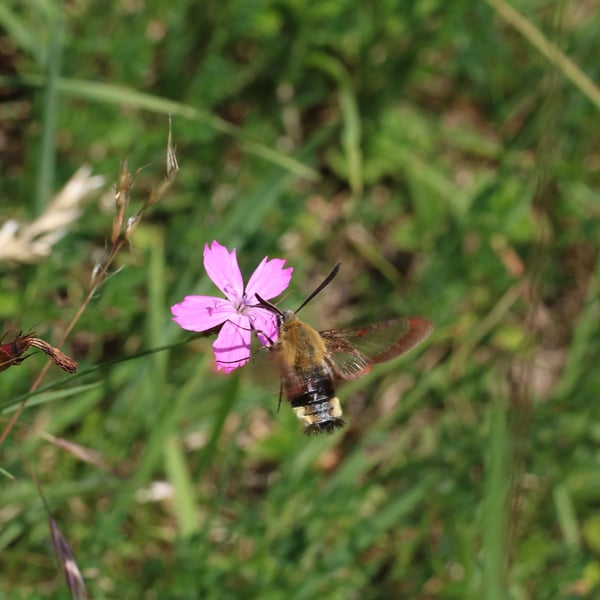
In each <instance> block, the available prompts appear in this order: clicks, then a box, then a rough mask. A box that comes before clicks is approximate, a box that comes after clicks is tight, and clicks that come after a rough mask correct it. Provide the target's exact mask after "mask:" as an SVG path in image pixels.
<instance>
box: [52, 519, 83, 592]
mask: <svg viewBox="0 0 600 600" xmlns="http://www.w3.org/2000/svg"><path fill="white" fill-rule="evenodd" d="M50 535H51V537H52V545H53V546H54V551H55V553H56V557H57V558H58V562H59V563H60V566H61V568H62V570H63V573H64V574H65V579H66V580H67V586H68V587H69V590H70V592H71V598H73V599H74V600H87V599H88V598H89V595H88V593H87V589H86V587H85V582H84V580H83V575H82V574H81V571H80V570H79V567H78V566H77V562H76V561H75V556H73V553H72V552H71V548H70V546H69V544H68V542H67V540H66V538H65V536H64V535H63V534H62V532H61V530H60V528H59V527H58V524H57V522H56V521H55V520H54V519H53V518H52V517H50Z"/></svg>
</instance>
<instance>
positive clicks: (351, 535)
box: [0, 0, 600, 600]
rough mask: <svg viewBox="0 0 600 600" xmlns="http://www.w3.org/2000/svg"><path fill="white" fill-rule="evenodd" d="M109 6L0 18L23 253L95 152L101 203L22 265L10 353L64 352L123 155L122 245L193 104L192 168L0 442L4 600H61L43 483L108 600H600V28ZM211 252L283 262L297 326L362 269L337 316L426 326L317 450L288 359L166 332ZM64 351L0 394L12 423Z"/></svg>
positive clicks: (187, 125)
mask: <svg viewBox="0 0 600 600" xmlns="http://www.w3.org/2000/svg"><path fill="white" fill-rule="evenodd" d="M98 7H99V4H98V3H91V4H81V3H75V4H72V5H69V6H68V7H67V8H66V9H65V12H63V13H61V14H60V15H54V17H52V18H50V17H51V15H50V14H49V13H48V12H46V11H47V10H50V9H49V8H48V7H46V5H38V4H31V5H28V6H27V7H23V6H21V3H18V2H16V1H15V2H7V3H6V5H5V6H3V7H2V8H0V41H1V42H2V44H1V45H0V48H1V49H2V50H0V52H1V54H0V57H1V59H2V64H3V66H4V67H5V68H3V69H2V72H3V75H2V76H1V77H0V82H1V84H2V91H1V92H0V116H1V118H0V139H1V140H2V145H1V149H0V151H1V152H2V163H3V166H4V169H3V170H2V172H0V181H1V183H2V188H1V189H2V197H3V199H4V201H3V202H2V209H1V213H0V217H1V219H0V227H1V229H0V242H1V243H2V245H3V249H6V248H8V245H9V244H17V242H18V240H19V238H18V236H19V232H18V231H17V232H12V230H11V229H10V228H8V229H7V228H6V227H2V224H3V223H6V222H7V221H9V220H10V219H16V220H18V221H19V222H21V223H35V222H36V221H35V219H36V218H37V217H39V215H40V214H43V211H44V210H45V209H46V208H47V207H48V206H52V205H49V204H47V203H48V202H49V194H50V192H51V191H52V190H53V189H58V187H59V186H61V185H63V184H64V183H65V182H66V181H67V180H68V179H69V178H70V177H71V175H72V174H73V173H74V172H75V171H76V170H77V169H78V168H79V167H80V166H81V165H82V164H89V165H91V166H92V171H93V173H94V174H101V175H103V176H104V178H105V180H106V181H107V182H109V183H107V185H106V186H105V192H106V193H105V194H104V197H102V198H101V197H97V196H96V197H93V196H92V198H91V199H88V200H86V201H79V200H78V203H77V207H78V210H79V211H80V213H81V214H80V215H79V216H77V215H71V216H70V217H69V219H68V223H67V224H65V225H64V227H65V231H64V236H63V237H61V238H60V239H58V237H59V236H57V238H56V239H49V238H48V239H45V240H44V244H43V245H42V246H40V248H37V247H36V248H29V250H32V252H31V253H30V254H29V255H28V257H25V256H24V255H23V256H21V258H19V254H18V248H17V246H16V245H15V252H14V253H13V254H11V255H10V256H11V257H12V258H11V260H10V261H5V262H1V263H0V281H1V283H0V285H1V294H0V319H1V323H2V329H1V331H0V333H6V334H7V337H6V338H5V340H3V341H2V342H1V343H5V342H6V341H10V340H11V339H12V338H11V337H10V336H11V335H12V333H15V332H20V331H23V332H25V333H29V332H30V331H33V332H35V334H36V336H39V338H41V339H43V340H47V341H48V342H49V343H52V344H57V343H58V340H60V338H61V335H62V333H63V332H64V331H65V328H66V326H67V324H68V323H69V322H70V320H71V319H72V317H73V315H74V314H75V313H76V311H77V310H78V308H79V307H80V306H81V305H82V302H84V299H85V297H86V294H87V293H88V291H89V290H90V281H91V277H92V272H93V269H94V266H95V265H97V264H99V262H100V261H101V259H100V258H99V257H100V256H103V255H104V254H103V253H105V252H106V249H107V248H109V247H110V240H111V232H112V227H113V219H114V218H115V205H114V192H115V189H114V185H115V184H116V180H117V178H118V177H119V173H120V168H121V161H122V160H126V161H127V165H128V168H129V171H130V172H131V173H134V174H135V175H134V177H133V179H132V180H131V186H130V187H131V198H130V205H129V207H128V209H127V211H126V214H125V221H124V223H127V220H126V219H127V217H129V216H132V215H133V214H135V213H136V212H137V211H138V210H139V209H140V208H141V207H142V206H143V205H144V203H145V202H146V201H147V199H148V198H149V194H150V191H151V190H156V189H158V188H159V186H160V185H161V182H162V181H163V177H164V171H165V169H164V157H165V153H166V147H167V144H166V140H167V132H168V116H169V115H172V121H173V126H172V129H173V140H174V145H175V146H176V148H177V159H178V161H179V165H180V171H179V173H178V176H177V179H176V181H174V182H173V183H172V186H171V188H170V189H169V190H168V191H167V192H166V194H165V195H164V197H162V198H161V199H160V200H159V201H158V202H156V203H155V204H153V205H152V206H151V207H150V208H149V209H148V211H146V213H145V214H144V219H143V220H142V221H141V222H140V223H139V224H138V226H137V229H136V231H135V233H134V234H133V235H132V236H131V239H130V240H129V242H130V243H129V244H126V245H125V247H123V248H122V249H121V250H120V252H119V253H118V254H117V256H116V258H115V261H114V262H113V263H112V266H111V271H110V276H109V277H108V278H107V279H106V280H105V281H104V282H103V283H102V285H100V287H99V288H98V289H97V290H96V292H95V294H94V295H93V298H92V299H91V301H90V303H89V305H88V306H87V308H86V310H85V311H84V312H83V314H82V316H81V318H80V319H79V321H78V323H77V325H76V326H75V328H74V330H73V332H72V333H71V334H70V335H69V337H68V339H67V342H66V344H65V345H64V346H63V347H62V349H63V351H64V352H65V353H66V354H67V355H68V356H72V357H73V358H75V359H76V360H77V361H78V362H79V363H80V371H79V373H78V374H77V375H74V376H69V377H65V375H64V373H62V372H61V371H59V370H58V369H51V370H50V371H49V372H48V374H47V376H46V377H45V378H44V380H43V382H42V384H41V386H40V388H39V389H38V390H37V392H36V393H34V394H32V395H31V396H30V397H29V400H28V402H27V408H26V410H25V411H24V413H23V414H22V415H21V416H20V418H19V419H18V421H17V425H16V426H15V428H14V429H13V430H12V431H11V432H10V435H9V436H8V438H7V440H6V441H5V442H4V444H3V446H2V452H1V454H0V457H1V458H0V469H2V471H1V472H0V478H1V479H2V485H0V524H1V526H0V553H1V556H2V566H3V568H2V575H1V576H0V596H2V597H7V598H11V599H12V598H28V599H29V598H42V597H43V598H62V597H66V595H67V594H68V592H67V591H66V589H67V588H66V584H65V581H64V576H63V573H62V571H61V569H60V568H58V567H57V562H56V557H55V555H54V553H53V551H52V545H51V542H50V537H51V529H50V527H49V525H48V515H47V513H46V511H45V509H44V504H43V502H42V500H41V498H40V494H39V492H38V490H37V488H36V483H35V481H33V480H32V476H31V472H33V474H34V476H35V478H37V480H39V484H40V487H41V489H42V491H43V494H44V497H45V499H46V502H47V505H48V507H49V509H50V511H51V512H52V516H53V517H54V519H55V523H56V524H58V527H59V528H60V532H61V533H62V535H63V536H64V538H65V540H66V541H67V542H68V545H69V546H70V549H71V551H72V552H73V556H74V557H75V560H76V561H77V565H78V567H79V569H80V570H81V573H82V576H83V579H84V580H85V584H86V586H87V589H88V591H89V593H90V595H91V596H92V597H94V598H107V599H108V598H146V599H149V600H150V599H152V598H174V599H182V600H183V599H185V598H219V599H222V598H268V599H277V598H281V599H282V600H283V599H289V598H294V599H295V600H296V599H312V598H316V597H322V598H333V599H338V598H339V599H340V600H342V599H343V600H346V599H348V598H356V599H359V598H360V599H361V600H363V599H373V600H375V599H380V598H414V599H420V600H425V599H430V598H446V599H461V600H463V599H470V598H473V599H482V598H485V599H488V600H500V599H503V600H504V599H506V598H511V599H514V600H529V599H531V600H534V599H535V600H539V599H545V598H548V599H554V598H594V597H596V596H597V594H598V589H599V587H600V562H599V560H600V533H599V532H600V524H599V521H598V516H597V514H596V513H597V510H596V507H597V504H598V501H599V499H600V478H599V476H598V472H599V469H598V467H599V464H598V452H597V446H598V438H599V430H598V425H597V423H598V421H599V416H600V415H599V410H600V409H599V408H598V406H599V405H598V402H597V399H598V395H599V391H600V375H598V370H597V369H596V362H597V361H596V357H597V356H598V352H599V350H600V348H599V345H600V342H599V340H600V336H599V335H598V334H599V331H598V327H599V326H598V322H599V319H598V285H599V284H598V281H599V279H598V276H599V272H598V270H599V266H598V264H599V263H598V231H599V225H600V200H599V197H598V194H597V192H596V188H597V187H598V168H597V167H598V143H597V135H596V129H597V122H598V108H597V101H596V100H595V98H596V94H597V93H598V92H597V88H596V86H595V85H594V83H593V82H594V81H596V80H597V76H596V75H597V55H598V52H597V50H598V39H600V38H599V36H598V31H599V28H600V21H599V20H598V14H597V11H594V10H593V8H592V6H591V5H587V4H586V3H578V4H574V3H566V2H565V3H560V2H559V3H554V4H552V5H548V4H547V3H539V2H535V1H534V0H523V1H521V2H513V4H506V3H504V2H502V1H501V0H493V1H492V0H489V1H488V2H485V3H484V2H481V3H474V2H469V1H467V0H457V1H455V2H452V3H447V2H441V1H438V0H432V1H427V2H400V1H393V0H392V1H389V2H378V3H356V2H350V1H348V0H342V1H340V0H336V1H333V0H325V1H323V2H320V3H317V4H315V3H310V4H309V3H306V2H302V1H294V0H285V1H282V2H270V1H268V0H267V1H265V2H261V3H248V2H246V1H242V0H229V1H227V2H221V3H212V2H208V3H193V2H180V3H171V4H170V5H165V4H164V3H162V2H158V1H153V0H148V1H147V2H144V3H127V2H116V1H115V2H113V1H110V2H106V3H103V4H102V9H101V10H99V9H98ZM515 10H516V11H518V12H517V13H515V12H514V11H515ZM138 169H139V170H138ZM52 182H54V183H52ZM111 183H112V184H113V188H112V189H111V188H110V185H111ZM96 184H97V180H96ZM91 188H92V186H90V189H91ZM50 212H52V211H50ZM52 214H54V213H52ZM61 214H64V213H61ZM57 227H58V225H57ZM29 232H31V230H29ZM27 239H29V240H30V238H27ZM212 240H218V241H219V242H220V243H222V244H224V245H225V246H227V247H228V248H233V247H235V248H237V253H238V257H239V260H240V266H241V268H242V271H243V273H244V274H245V276H246V277H248V276H249V275H250V274H251V273H252V271H253V270H254V268H255V267H256V265H257V264H258V263H259V262H260V260H261V259H262V258H263V257H264V256H267V255H268V256H270V257H281V258H285V259H286V261H287V263H288V264H289V265H291V266H293V267H294V277H293V280H292V285H291V286H290V288H289V290H288V292H289V293H287V296H285V297H284V298H283V299H282V300H281V306H283V307H284V308H295V307H296V306H298V304H299V303H300V302H301V301H302V299H303V298H304V297H305V296H306V295H307V294H308V293H310V292H311V291H312V290H313V289H314V288H315V286H316V285H318V283H319V282H320V281H321V280H322V278H323V277H324V276H325V275H326V274H327V273H328V272H329V271H330V270H331V268H332V267H333V265H335V264H336V263H337V262H341V263H342V267H341V270H340V273H339V275H338V276H337V278H336V279H335V280H334V282H332V283H331V284H330V285H329V286H328V287H327V289H326V290H325V291H323V292H322V293H321V294H320V295H319V296H318V297H317V298H315V299H314V300H313V301H312V302H311V303H310V304H309V305H308V306H307V307H306V308H305V309H303V312H302V318H303V319H304V320H305V321H306V322H307V323H310V324H311V325H313V326H314V327H316V328H319V329H330V328H335V327H344V326H351V325H355V324H365V323H369V322H373V321H377V320H382V319H389V318H394V317H399V316H410V315H419V316H423V317H426V318H429V319H431V320H432V321H433V322H434V323H435V325H436V329H435V331H434V333H433V335H432V336H431V337H430V338H429V339H428V340H427V341H426V342H425V343H424V344H423V345H422V346H419V347H418V348H417V349H415V350H414V351H412V352H411V353H410V354H408V355H406V356H403V357H402V358H399V359H396V360H394V361H392V362H388V363H385V364H382V365H379V366H377V367H376V368H375V369H374V370H373V372H372V373H371V374H369V375H368V376H367V377H364V378H361V379H358V380H356V381H353V382H349V383H347V384H344V385H340V387H339V390H338V395H339V397H340V399H341V403H342V406H343V408H344V417H345V420H346V421H347V426H346V427H345V428H344V429H343V430H341V431H339V432H336V433H335V434H333V435H331V436H321V437H310V438H308V437H304V436H302V435H301V424H300V423H299V422H298V420H297V419H296V418H295V416H294V414H293V412H292V411H291V409H290V407H289V406H288V405H287V403H286V402H285V401H284V402H283V404H282V406H281V409H280V410H279V411H278V410H277V403H278V395H279V380H278V378H277V376H276V374H275V368H274V367H273V366H272V365H270V364H269V362H268V360H265V359H268V357H265V356H260V355H259V356H258V357H257V359H256V360H255V361H253V362H252V363H251V364H250V365H248V366H246V367H244V368H243V369H241V370H239V371H236V372H234V373H233V374H231V375H229V376H225V375H223V374H218V373H216V372H215V369H214V365H213V355H212V351H211V343H212V339H210V338H206V337H202V336H192V335H190V334H188V333H187V332H183V331H182V330H180V329H179V328H178V327H177V326H176V325H175V324H174V323H172V321H171V318H170V317H171V315H170V310H169V307H170V306H171V305H172V304H174V303H176V302H179V301H181V299H182V298H183V297H184V296H185V295H188V294H215V293H216V290H215V288H214V287H213V286H212V284H211V282H210V280H209V279H208V277H207V276H206V274H205V273H204V269H203V266H202V250H203V247H204V244H205V243H209V242H211V241H212ZM28 244H29V245H30V246H31V245H32V242H31V241H29V242H28ZM44 248H46V249H47V251H46V250H43V249H44ZM33 250H36V252H33ZM3 255H4V254H3ZM32 257H33V258H32ZM44 360H45V357H44V356H42V355H38V354H34V355H33V356H30V357H29V358H28V359H27V360H25V361H24V362H23V363H22V364H21V365H18V366H11V367H10V368H7V369H6V370H5V371H2V372H1V373H0V415H1V423H2V426H1V427H2V429H4V427H5V426H6V424H7V423H8V421H9V419H10V417H11V416H12V414H13V411H15V410H16V409H17V406H18V405H19V403H20V402H21V401H22V399H23V398H24V397H25V396H26V395H27V393H28V390H29V388H30V386H31V384H32V383H33V381H34V380H35V378H36V377H37V376H38V374H39V373H40V371H41V369H42V366H43V364H44ZM52 436H53V437H52ZM96 452H97V453H100V455H97V454H95V453H96ZM105 463H106V464H105ZM107 465H108V466H107ZM53 523H54V522H53ZM65 555H66V556H68V553H67V552H65Z"/></svg>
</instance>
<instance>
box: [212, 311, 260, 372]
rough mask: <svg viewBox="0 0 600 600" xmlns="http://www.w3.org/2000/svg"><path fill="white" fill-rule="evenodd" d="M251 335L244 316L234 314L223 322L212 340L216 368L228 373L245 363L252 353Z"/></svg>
mask: <svg viewBox="0 0 600 600" xmlns="http://www.w3.org/2000/svg"><path fill="white" fill-rule="evenodd" d="M251 336H252V332H251V331H250V322H249V321H248V319H247V318H246V317H243V316H241V315H236V316H235V317H232V318H231V319H230V320H229V321H227V322H226V323H224V324H223V327H221V331H220V332H219V335H218V337H217V339H216V340H215V341H214V342H213V351H214V353H215V360H216V363H217V369H220V370H222V371H225V373H230V372H231V371H233V370H234V369H237V368H238V367H241V366H243V365H245V364H246V363H247V362H248V361H249V360H250V356H251V353H252V352H251V341H252V337H251Z"/></svg>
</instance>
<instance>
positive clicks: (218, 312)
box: [171, 296, 237, 331]
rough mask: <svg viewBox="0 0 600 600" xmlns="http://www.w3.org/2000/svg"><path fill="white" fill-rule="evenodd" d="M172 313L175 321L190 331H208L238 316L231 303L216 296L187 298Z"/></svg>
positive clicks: (172, 307)
mask: <svg viewBox="0 0 600 600" xmlns="http://www.w3.org/2000/svg"><path fill="white" fill-rule="evenodd" d="M171 312H172V313H173V321H175V323H177V324H178V325H179V326H180V327H182V328H183V329H187V330H188V331H206V330H207V329H212V328H213V327H216V326H217V325H220V324H221V323H224V322H225V321H227V319H230V318H231V317H232V315H234V316H235V315H237V313H236V312H235V309H234V308H233V306H232V305H231V302H229V301H228V300H224V299H223V298H215V297H214V296H186V297H185V298H184V299H183V301H182V302H180V303H179V304H174V305H173V306H171Z"/></svg>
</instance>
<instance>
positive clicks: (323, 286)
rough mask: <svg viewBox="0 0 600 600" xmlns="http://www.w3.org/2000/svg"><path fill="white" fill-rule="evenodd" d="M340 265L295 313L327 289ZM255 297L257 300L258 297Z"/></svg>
mask: <svg viewBox="0 0 600 600" xmlns="http://www.w3.org/2000/svg"><path fill="white" fill-rule="evenodd" d="M341 264H342V263H338V264H337V265H335V267H333V270H332V271H331V273H329V275H327V277H325V279H324V280H323V283H321V285H320V286H319V287H318V288H317V289H316V290H315V291H314V292H313V293H312V294H311V295H310V296H309V297H308V298H307V299H306V300H305V301H304V302H303V303H302V304H301V305H300V306H299V307H298V308H297V309H296V312H299V311H300V310H301V309H302V308H304V307H305V306H306V305H307V304H308V303H309V302H310V301H311V300H312V299H313V298H314V297H315V296H316V295H317V294H318V293H319V292H321V291H322V290H323V288H325V287H327V286H328V285H329V284H330V283H331V281H332V280H333V278H334V277H335V276H336V275H337V274H338V271H339V270H340V266H341ZM256 297H257V298H258V295H257V296H256Z"/></svg>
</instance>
